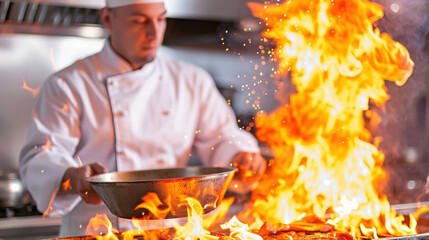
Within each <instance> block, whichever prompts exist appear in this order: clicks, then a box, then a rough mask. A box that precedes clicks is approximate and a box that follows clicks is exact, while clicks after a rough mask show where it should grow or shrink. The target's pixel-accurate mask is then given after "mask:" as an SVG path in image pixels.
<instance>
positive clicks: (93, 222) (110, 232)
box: [86, 214, 119, 240]
mask: <svg viewBox="0 0 429 240" xmlns="http://www.w3.org/2000/svg"><path fill="white" fill-rule="evenodd" d="M118 232H119V231H118V230H116V229H114V228H113V227H112V223H111V222H110V220H109V218H107V215H106V214H102V215H100V214H97V215H96V216H95V217H93V218H91V219H90V220H89V223H88V226H87V228H86V234H97V235H95V237H96V239H97V240H118V239H119V238H118V237H117V235H116V233H118ZM98 233H99V234H98Z"/></svg>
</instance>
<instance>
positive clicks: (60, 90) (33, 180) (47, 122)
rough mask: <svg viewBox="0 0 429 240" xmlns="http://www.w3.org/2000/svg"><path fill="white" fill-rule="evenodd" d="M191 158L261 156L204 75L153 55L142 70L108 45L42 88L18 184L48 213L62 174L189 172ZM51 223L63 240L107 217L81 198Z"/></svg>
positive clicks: (65, 203) (55, 206)
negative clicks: (92, 168) (95, 167)
mask: <svg viewBox="0 0 429 240" xmlns="http://www.w3.org/2000/svg"><path fill="white" fill-rule="evenodd" d="M192 149H194V150H195V151H196V153H197V154H198V157H199V158H200V159H201V160H202V162H203V164H204V165H210V166H216V165H218V166H222V165H223V166H225V165H227V164H228V163H229V161H230V160H231V159H232V157H233V156H234V155H235V154H236V153H238V152H240V151H245V152H257V151H259V149H258V146H257V141H256V139H254V138H253V136H252V135H251V134H249V133H248V132H246V131H245V130H241V129H240V128H238V127H237V124H236V118H235V116H234V113H233V111H232V109H231V108H230V106H228V104H227V103H226V101H225V100H224V99H223V97H222V95H221V94H220V93H219V91H217V89H216V87H215V84H214V82H213V79H212V78H211V77H210V75H209V74H208V73H207V72H205V71H204V70H202V69H200V68H198V67H196V66H194V65H191V64H188V63H185V62H181V61H177V60H174V59H171V58H169V57H166V56H161V55H158V56H156V58H155V59H154V60H153V61H152V62H150V63H148V64H146V65H144V66H143V67H142V68H141V69H138V70H135V71H133V69H132V68H131V66H130V65H129V64H128V63H127V62H126V61H124V60H123V59H122V58H121V57H120V56H118V55H117V54H116V53H115V52H114V51H113V49H112V48H111V46H110V44H109V41H106V44H105V46H104V47H103V49H102V50H101V52H99V53H97V54H94V55H92V56H89V57H87V58H85V59H82V60H79V61H77V62H75V63H74V64H73V65H71V66H69V67H67V68H65V69H63V70H61V71H59V72H57V73H55V74H53V75H52V76H51V77H50V78H49V79H48V80H47V81H46V82H45V83H44V85H43V86H42V88H41V90H40V92H39V94H38V97H37V99H36V102H35V105H34V109H33V112H32V122H31V125H30V130H29V134H28V138H27V141H26V144H25V146H24V148H23V149H22V151H21V154H20V174H21V177H22V179H23V181H24V183H25V184H26V186H27V188H28V190H29V191H30V193H31V195H32V196H33V198H34V199H35V201H36V202H37V207H38V210H39V211H41V212H44V211H45V210H46V209H47V208H48V206H49V203H50V200H51V197H52V196H54V195H55V194H56V193H57V192H58V190H59V186H60V184H61V180H62V177H63V175H64V173H65V171H66V170H67V169H68V168H70V167H78V166H80V164H82V165H86V164H89V163H94V162H101V163H102V164H103V165H105V166H106V167H107V169H108V170H109V171H110V172H113V171H130V170H141V169H151V168H168V167H183V166H186V164H187V160H188V158H189V154H190V152H191V150H192ZM51 207H52V208H50V210H49V215H52V216H53V215H62V216H63V225H62V227H61V230H60V236H61V237H67V236H76V235H83V234H85V228H86V225H87V223H88V220H89V219H90V218H91V217H94V216H95V215H96V213H107V214H109V218H110V219H111V220H112V222H113V224H114V226H115V224H116V226H115V227H116V228H119V229H120V228H121V226H117V224H118V221H117V220H115V218H114V217H113V216H112V215H111V214H110V213H109V211H108V209H107V208H106V207H105V205H104V204H100V205H89V204H86V203H85V202H84V201H82V200H81V198H80V196H78V195H59V196H55V197H54V198H53V201H52V205H51Z"/></svg>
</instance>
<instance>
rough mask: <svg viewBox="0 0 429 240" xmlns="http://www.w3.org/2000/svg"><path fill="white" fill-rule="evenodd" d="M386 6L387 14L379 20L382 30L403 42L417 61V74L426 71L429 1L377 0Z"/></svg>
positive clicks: (385, 11)
mask: <svg viewBox="0 0 429 240" xmlns="http://www.w3.org/2000/svg"><path fill="white" fill-rule="evenodd" d="M375 2H377V3H379V4H381V5H382V6H383V7H384V14H385V16H384V17H383V18H382V19H380V20H379V21H378V22H377V25H378V27H379V28H380V30H381V31H382V32H387V33H388V34H389V35H390V36H392V38H393V39H394V40H396V41H398V42H400V43H402V44H403V45H404V46H405V47H406V48H407V49H408V51H409V52H410V55H411V58H412V59H413V61H414V62H415V64H416V66H415V68H414V70H415V73H416V74H421V71H425V70H426V68H425V65H427V56H426V55H425V54H424V48H425V43H426V36H427V33H428V31H429V2H428V1H427V0H376V1H375Z"/></svg>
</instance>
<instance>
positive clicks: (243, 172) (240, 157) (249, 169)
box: [229, 152, 267, 194]
mask: <svg viewBox="0 0 429 240" xmlns="http://www.w3.org/2000/svg"><path fill="white" fill-rule="evenodd" d="M230 165H231V166H233V167H236V168H237V169H238V170H237V172H236V173H235V175H234V178H233V179H232V181H231V184H230V185H229V189H230V190H231V191H233V192H236V193H240V194H245V193H247V192H249V191H251V190H252V189H253V188H254V187H256V185H257V184H258V181H259V180H260V179H261V177H262V175H263V174H264V173H265V169H266V168H267V161H266V160H265V159H264V158H263V157H262V156H261V154H259V153H248V152H239V153H238V154H236V155H235V156H234V158H233V159H232V161H231V164H230Z"/></svg>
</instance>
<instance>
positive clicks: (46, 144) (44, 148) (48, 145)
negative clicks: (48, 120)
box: [42, 138, 52, 152]
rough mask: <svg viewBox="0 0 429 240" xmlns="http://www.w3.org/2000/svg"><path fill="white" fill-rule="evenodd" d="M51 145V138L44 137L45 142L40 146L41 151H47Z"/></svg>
mask: <svg viewBox="0 0 429 240" xmlns="http://www.w3.org/2000/svg"><path fill="white" fill-rule="evenodd" d="M51 147H52V143H51V140H50V139H49V138H46V143H45V145H43V146H42V149H43V151H45V152H46V151H49V149H51Z"/></svg>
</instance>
